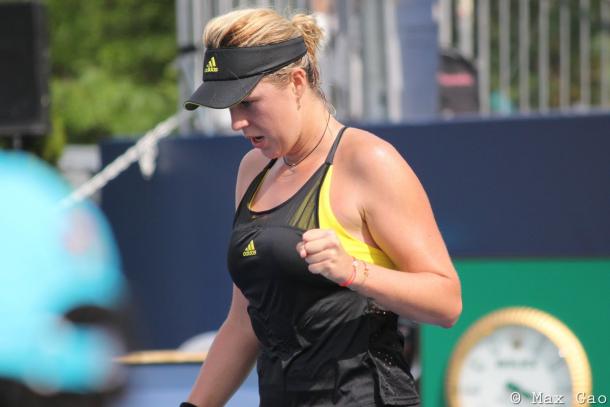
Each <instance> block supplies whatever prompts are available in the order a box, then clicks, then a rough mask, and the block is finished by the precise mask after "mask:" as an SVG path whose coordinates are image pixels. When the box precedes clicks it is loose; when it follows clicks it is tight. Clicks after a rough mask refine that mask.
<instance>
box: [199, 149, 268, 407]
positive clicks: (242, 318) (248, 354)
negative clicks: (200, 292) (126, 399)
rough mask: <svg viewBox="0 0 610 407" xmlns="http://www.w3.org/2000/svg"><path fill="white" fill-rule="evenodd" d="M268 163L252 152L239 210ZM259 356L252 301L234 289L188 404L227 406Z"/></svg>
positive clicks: (245, 164)
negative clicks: (249, 310)
mask: <svg viewBox="0 0 610 407" xmlns="http://www.w3.org/2000/svg"><path fill="white" fill-rule="evenodd" d="M267 162H268V160H267V159H266V158H265V157H264V156H263V155H262V154H260V152H258V151H257V150H250V152H248V154H246V155H245V156H244V158H243V159H242V161H241V164H240V165H239V171H238V174H237V182H236V187H235V206H236V207H237V205H239V202H240V201H241V198H242V197H243V195H244V194H245V192H246V189H247V188H248V185H250V183H251V182H252V180H253V179H254V177H255V176H256V174H258V172H259V171H261V170H262V168H263V167H264V166H265V164H266V163H267ZM258 352H259V342H258V339H257V338H256V336H255V335H254V330H253V329H252V323H251V322H250V317H249V315H248V300H247V299H246V298H245V297H244V295H243V294H242V292H241V291H240V290H239V288H237V287H236V286H235V285H233V299H232V300H231V308H230V309H229V315H228V316H227V319H226V320H225V322H224V323H223V324H222V326H221V327H220V330H219V331H218V334H217V335H216V338H215V339H214V342H213V343H212V347H211V348H210V351H209V352H208V356H207V357H206V359H205V362H204V363H203V365H202V366H201V370H200V371H199V375H198V376H197V380H196V381H195V384H194V385H193V389H192V390H191V394H190V396H189V398H188V402H189V403H191V404H194V405H196V406H197V407H216V406H219V407H220V406H224V405H225V403H226V402H227V401H228V400H229V398H230V397H231V395H232V394H233V392H235V390H237V388H238V387H239V385H240V384H241V383H242V382H243V381H244V379H245V378H246V376H247V375H248V373H249V372H250V370H251V369H252V366H253V365H254V362H255V360H256V357H257V356H258Z"/></svg>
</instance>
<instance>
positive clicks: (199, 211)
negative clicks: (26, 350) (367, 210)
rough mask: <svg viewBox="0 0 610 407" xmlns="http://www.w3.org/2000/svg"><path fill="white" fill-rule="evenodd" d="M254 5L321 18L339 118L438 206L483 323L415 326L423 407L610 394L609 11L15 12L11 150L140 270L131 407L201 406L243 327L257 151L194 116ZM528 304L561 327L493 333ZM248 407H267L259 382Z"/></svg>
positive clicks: (487, 2) (3, 93)
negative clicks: (223, 354) (249, 176)
mask: <svg viewBox="0 0 610 407" xmlns="http://www.w3.org/2000/svg"><path fill="white" fill-rule="evenodd" d="M250 6H253V7H262V6H264V7H274V8H275V9H277V10H279V11H281V12H286V13H290V12H293V11H295V10H301V11H307V12H310V13H313V14H314V15H315V17H316V19H317V20H318V23H319V24H320V25H321V27H322V28H323V29H324V30H325V32H326V38H325V41H324V46H323V49H322V51H321V65H322V82H323V89H324V91H325V93H326V95H327V97H328V99H329V100H330V102H331V103H332V104H333V106H334V107H335V109H336V115H337V118H338V119H339V120H342V121H344V122H345V123H348V124H350V125H355V126H359V127H362V128H365V129H368V130H370V131H373V132H375V133H376V134H377V135H379V136H380V137H382V138H384V139H386V140H388V141H390V142H392V144H393V145H395V146H396V148H397V149H398V150H399V151H400V152H401V153H402V154H403V156H404V157H405V158H406V159H407V161H408V162H409V163H410V165H411V166H412V167H413V168H414V170H415V172H416V173H417V174H418V176H419V177H420V179H421V181H422V183H423V184H424V187H425V188H426V190H427V192H428V195H429V196H430V200H431V203H432V206H433V209H434V212H435V215H436V218H437V222H438V224H439V227H440V229H441V232H442V233H443V236H444V238H445V241H446V243H447V245H448V248H449V251H450V253H451V255H452V258H453V259H454V262H455V265H456V268H457V269H458V272H459V273H460V277H461V279H462V284H463V295H464V312H463V314H462V317H461V319H460V321H459V322H458V324H456V326H454V327H453V328H452V329H449V330H445V329H442V328H435V327H430V326H421V327H420V326H418V325H417V324H415V323H413V322H411V321H408V320H403V321H402V326H401V330H402V331H403V333H404V335H405V353H406V354H407V356H408V357H409V359H410V360H411V362H412V370H413V374H414V376H415V377H416V378H417V379H418V382H419V386H420V391H421V394H422V405H425V406H434V407H437V406H439V407H440V406H445V405H449V406H467V407H470V406H474V405H487V406H496V405H498V406H501V405H513V404H514V403H513V404H511V403H510V400H509V398H508V396H509V395H510V394H511V392H512V393H514V392H516V393H518V394H520V395H522V396H523V395H524V394H526V393H528V392H527V391H524V390H523V389H522V388H523V386H525V384H528V383H529V384H528V386H525V387H527V388H528V389H529V388H532V389H533V391H540V392H546V393H548V394H563V395H566V397H567V398H568V399H569V398H573V400H576V397H577V395H578V394H581V393H582V394H584V395H586V396H591V397H594V398H593V399H591V398H590V397H589V398H587V397H585V398H584V399H583V400H585V402H587V403H590V404H594V403H593V402H597V403H598V404H599V403H601V402H602V401H603V399H600V397H602V396H607V397H610V363H608V362H610V359H609V358H608V356H607V346H608V344H609V343H610V296H608V295H607V294H608V289H610V188H609V187H610V0H381V1H372V0H336V1H333V0H309V1H307V0H299V1H297V0H293V1H291V0H282V1H280V0H277V1H272V0H266V1H265V0H258V1H253V0H252V1H247V0H175V1H170V0H159V1H148V2H141V1H135V0H121V1H118V0H103V1H102V0H88V1H86V2H85V1H79V0H45V1H4V0H0V146H1V147H2V148H3V149H4V150H6V151H11V150H19V151H26V152H29V153H31V154H33V155H36V156H38V157H40V158H42V159H43V160H45V161H47V162H48V163H50V164H51V165H53V166H54V167H55V170H56V171H57V172H58V173H60V174H61V176H62V177H63V178H64V179H66V180H68V181H69V182H70V183H71V185H72V188H73V190H72V191H71V192H67V193H66V196H65V198H63V200H62V203H63V204H64V205H68V206H69V205H73V204H75V203H78V202H81V201H83V200H89V199H90V200H93V201H94V202H96V203H97V205H99V206H100V207H101V209H102V211H103V213H104V215H105V217H106V218H107V219H108V222H109V224H110V227H111V228H112V231H113V233H114V238H115V239H116V242H117V245H118V249H119V251H120V254H121V257H122V264H123V266H122V269H123V273H124V274H125V277H126V280H127V283H128V285H129V291H130V293H131V295H130V298H131V301H132V307H133V313H134V321H135V322H134V330H135V332H136V334H135V336H136V338H135V342H136V349H137V350H139V351H140V352H138V353H133V354H130V355H127V356H126V357H125V358H124V359H122V360H121V362H120V363H122V364H124V365H125V366H127V367H128V370H129V373H130V375H129V377H130V379H131V386H130V389H131V390H130V391H128V392H127V393H126V395H124V396H123V398H122V399H121V400H120V401H118V402H117V403H118V405H120V406H131V405H134V406H135V405H150V406H155V405H159V406H160V405H172V403H173V404H174V405H177V404H178V402H179V401H180V400H182V399H184V398H185V397H186V394H187V393H188V389H189V388H190V385H191V384H192V381H193V379H194V376H195V374H196V371H197V369H198V366H199V364H200V363H201V361H202V360H203V359H204V358H205V350H206V348H207V346H208V345H209V343H210V341H211V338H213V333H214V331H215V330H216V329H217V328H218V327H219V325H220V324H221V323H222V321H223V319H224V316H225V314H226V311H227V309H228V305H229V300H230V287H231V283H230V280H229V277H228V273H227V271H226V265H225V251H226V246H227V242H228V238H229V233H230V228H231V223H232V215H233V202H232V201H233V194H234V190H233V188H234V179H235V176H236V173H237V166H238V163H239V160H240V158H241V156H242V155H243V154H244V153H245V152H246V151H247V150H248V149H249V146H248V143H247V142H246V141H245V140H243V138H242V137H232V136H238V135H239V134H237V133H234V132H233V131H232V130H231V129H230V118H229V114H228V111H226V110H222V111H216V110H212V109H205V108H200V109H197V110H196V111H194V112H191V113H186V112H184V110H183V108H182V103H183V101H184V100H186V98H187V97H188V96H190V94H191V93H192V92H193V90H194V89H196V88H197V86H198V85H199V84H200V83H201V72H202V71H203V66H202V60H203V51H204V50H203V47H202V43H201V34H202V31H203V27H204V26H205V24H206V22H207V21H209V20H210V19H211V18H213V17H214V16H216V15H219V14H223V13H225V12H227V11H230V10H233V9H235V8H239V7H250ZM132 164H133V165H132ZM8 193H9V192H8V191H7V190H6V188H4V187H3V186H2V185H0V197H1V198H2V200H4V199H5V198H7V196H8V195H6V194H8ZM5 230H6V229H5ZM6 272H7V270H0V273H6ZM523 307H527V309H528V310H534V311H540V312H542V314H535V316H534V317H532V316H531V315H530V316H528V317H522V316H519V317H515V318H516V319H515V318H513V319H510V322H506V320H504V319H502V318H499V319H497V318H496V319H493V318H492V321H496V322H495V325H494V324H492V325H491V328H489V327H488V328H486V329H483V330H482V331H481V330H480V329H479V328H477V327H480V325H477V323H479V322H481V321H482V320H483V319H484V318H486V317H488V316H490V315H496V314H492V313H494V312H496V311H507V310H511V311H518V310H523ZM511 315H512V314H511ZM518 315H521V314H518ZM528 315H529V314H528ZM541 315H542V316H541ZM547 317H549V318H551V319H552V321H553V322H552V323H551V325H552V326H554V327H556V329H555V330H551V331H549V330H548V329H547V328H544V327H547V326H549V325H548V324H549V323H547V322H548V319H546V318H547ZM494 318H495V317H494ZM511 318H512V317H511ZM507 327H508V331H507V330H506V329H504V328H507ZM559 331H560V332H561V333H560V334H557V333H556V332H559ZM473 335H474V336H473ZM528 335H529V336H528ZM464 338H467V339H468V340H464ZM527 338H529V339H527ZM532 338H533V339H532ZM492 339H493V341H492V342H494V341H495V342H494V343H498V344H499V345H496V347H497V348H499V350H497V349H496V350H492V351H490V350H486V349H487V348H486V346H487V345H488V344H489V342H490V341H491V340H492ZM546 340H548V341H547V342H548V345H544V346H548V349H547V348H544V346H543V345H542V344H544V343H547V342H545V341H546ZM531 341H534V342H536V344H537V345H536V346H537V347H536V346H533V345H532V344H531ZM523 344H525V345H523ZM0 346H1V343H0ZM543 348H544V349H546V350H544V351H541V349H543ZM494 349H495V348H494ZM545 352H546V353H545ZM473 355H474V356H473ZM541 355H542V356H541ZM473 358H474V359H473ZM514 377H516V378H517V379H510V378H514ZM540 378H542V379H540ZM519 380H523V381H525V384H517V383H516V382H515V381H517V382H519ZM496 388H497V391H496V390H494V389H496ZM507 389H508V390H507ZM509 390H510V391H509ZM530 393H531V392H530ZM526 399H527V398H526ZM527 400H528V402H531V401H532V400H530V399H527ZM231 403H232V404H230V405H234V406H240V405H244V406H249V405H256V403H257V396H256V380H255V378H253V377H250V378H249V379H248V381H247V382H246V383H245V384H244V386H243V387H242V389H241V390H240V391H239V392H238V394H237V395H236V397H235V398H234V399H233V400H232V401H231ZM604 403H605V401H604ZM572 404H573V405H585V404H583V403H577V402H576V401H574V402H573V403H572Z"/></svg>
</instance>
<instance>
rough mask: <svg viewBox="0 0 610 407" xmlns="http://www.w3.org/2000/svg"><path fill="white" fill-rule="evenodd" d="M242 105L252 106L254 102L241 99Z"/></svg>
mask: <svg viewBox="0 0 610 407" xmlns="http://www.w3.org/2000/svg"><path fill="white" fill-rule="evenodd" d="M241 105H242V106H243V107H250V106H252V102H250V101H248V100H242V101H241Z"/></svg>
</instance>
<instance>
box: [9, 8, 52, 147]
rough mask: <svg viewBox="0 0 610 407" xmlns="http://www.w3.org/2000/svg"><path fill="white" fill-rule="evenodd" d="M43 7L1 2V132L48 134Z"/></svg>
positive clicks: (47, 63) (46, 64) (46, 49)
mask: <svg viewBox="0 0 610 407" xmlns="http://www.w3.org/2000/svg"><path fill="white" fill-rule="evenodd" d="M46 20H47V13H46V8H45V7H44V6H43V5H42V4H39V3H27V2H20V3H2V2H0V135H2V136H29V135H36V136H41V135H45V134H47V133H49V127H50V125H49V84H48V81H49V40H48V32H47V22H46Z"/></svg>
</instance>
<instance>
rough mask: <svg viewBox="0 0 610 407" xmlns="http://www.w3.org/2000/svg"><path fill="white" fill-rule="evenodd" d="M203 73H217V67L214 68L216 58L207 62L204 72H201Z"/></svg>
mask: <svg viewBox="0 0 610 407" xmlns="http://www.w3.org/2000/svg"><path fill="white" fill-rule="evenodd" d="M203 72H204V73H208V72H218V67H217V66H216V57H212V58H210V60H209V61H208V64H207V65H206V66H205V71H203Z"/></svg>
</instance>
